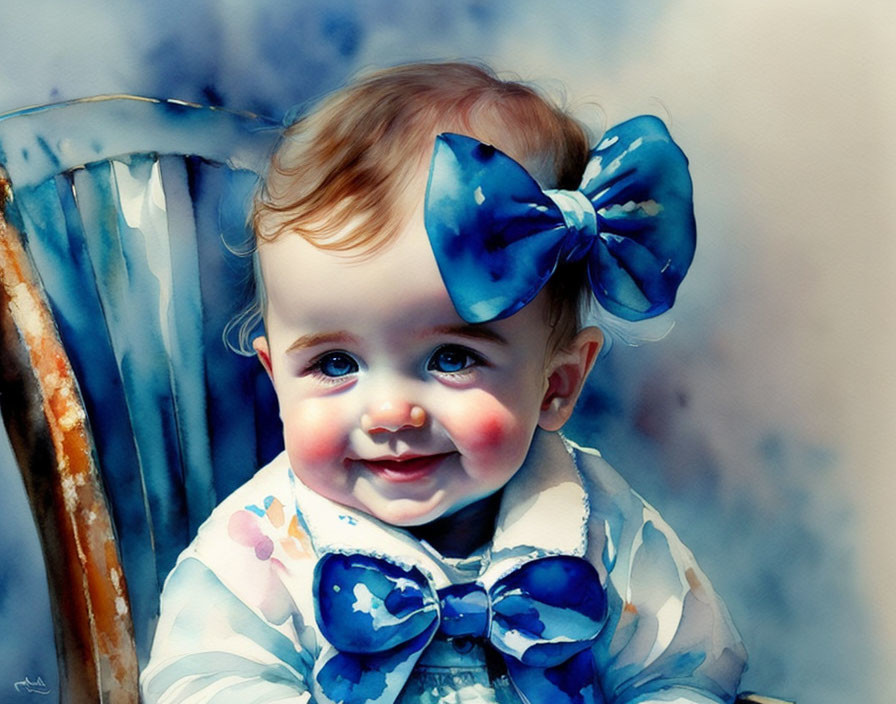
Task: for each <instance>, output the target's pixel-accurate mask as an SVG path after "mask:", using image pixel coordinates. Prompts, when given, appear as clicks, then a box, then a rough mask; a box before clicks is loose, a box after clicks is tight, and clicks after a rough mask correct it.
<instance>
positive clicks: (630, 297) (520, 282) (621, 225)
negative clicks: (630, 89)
mask: <svg viewBox="0 0 896 704" xmlns="http://www.w3.org/2000/svg"><path fill="white" fill-rule="evenodd" d="M687 164H688V162H687V158H686V157H685V155H684V153H683V152H682V151H681V149H679V148H678V146H677V145H676V144H675V143H674V142H673V141H672V138H671V137H670V136H669V132H668V130H666V126H665V125H664V124H663V122H662V121H661V120H659V119H658V118H656V117H652V116H648V115H642V116H640V117H636V118H633V119H631V120H628V121H626V122H623V123H622V124H619V125H617V126H615V127H613V128H612V129H610V130H608V131H607V133H606V134H605V135H604V137H603V139H602V140H601V142H600V144H598V145H597V146H596V147H595V148H594V149H593V150H592V152H591V158H590V160H589V162H588V165H587V167H586V168H585V173H584V175H583V176H582V182H581V185H580V186H579V189H578V190H575V191H566V190H560V189H551V190H545V191H542V190H541V188H540V187H539V185H538V184H537V183H536V182H535V179H533V178H532V177H531V176H530V175H529V173H528V172H527V171H526V170H525V169H524V168H523V167H522V166H521V165H520V164H518V163H517V162H516V161H514V160H513V159H511V158H510V157H509V156H507V155H506V154H504V153H503V152H501V151H499V150H497V149H495V148H494V147H491V146H488V145H486V144H482V143H481V142H478V141H477V140H475V139H473V138H471V137H466V136H463V135H459V134H450V133H445V134H441V135H439V136H438V137H437V138H436V145H435V151H434V153H433V157H432V163H431V165H430V171H429V182H428V184H427V189H426V202H425V209H424V218H425V225H426V231H427V233H428V235H429V239H430V243H431V245H432V249H433V252H434V253H435V257H436V261H437V262H438V265H439V270H440V271H441V273H442V278H443V280H444V282H445V287H446V288H447V289H448V293H449V295H450V296H451V300H452V302H453V303H454V307H455V308H456V310H457V312H458V314H459V315H460V316H461V318H463V319H464V320H466V321H467V322H469V323H481V322H486V321H489V320H497V319H500V318H506V317H507V316H510V315H513V314H514V313H515V312H517V311H518V310H520V309H521V308H522V307H523V306H525V305H526V304H527V303H529V302H530V301H531V300H532V299H533V298H535V296H536V295H537V294H538V292H539V291H540V290H541V289H542V287H543V286H544V285H545V283H547V281H548V279H549V278H550V277H551V275H552V274H553V273H554V271H555V269H556V268H557V266H558V264H560V263H562V262H573V261H577V260H579V259H582V258H585V259H587V269H588V277H589V280H590V284H591V288H592V290H593V291H594V295H595V296H596V298H597V300H598V302H599V303H600V305H601V306H603V308H605V309H606V310H607V311H609V312H610V313H612V314H613V315H616V316H618V317H620V318H623V319H625V320H630V321H635V320H643V319H645V318H650V317H653V316H656V315H659V314H660V313H663V312H665V311H666V310H668V309H669V308H670V307H671V306H672V304H673V303H674V301H675V293H676V291H677V289H678V286H679V284H680V283H681V281H682V279H683V278H684V275H685V273H687V270H688V267H689V266H690V263H691V260H692V259H693V257H694V247H695V242H696V228H695V224H694V211H693V203H692V195H691V194H692V189H691V179H690V175H689V174H688V166H687Z"/></svg>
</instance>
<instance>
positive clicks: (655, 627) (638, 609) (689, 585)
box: [576, 448, 746, 704]
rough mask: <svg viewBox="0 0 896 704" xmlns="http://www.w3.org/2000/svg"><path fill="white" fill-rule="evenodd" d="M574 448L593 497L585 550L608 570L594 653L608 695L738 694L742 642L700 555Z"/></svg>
mask: <svg viewBox="0 0 896 704" xmlns="http://www.w3.org/2000/svg"><path fill="white" fill-rule="evenodd" d="M576 456H577V462H578V464H579V466H580V468H581V469H582V471H583V474H584V475H585V479H586V484H588V485H589V495H590V499H591V522H590V526H591V528H590V531H591V538H590V540H589V545H590V548H589V557H590V559H591V560H592V562H594V563H595V564H596V565H599V571H600V572H601V576H602V577H604V579H605V580H606V588H607V596H608V620H607V623H606V625H605V627H604V629H603V631H602V634H601V637H600V640H599V642H598V644H597V645H596V647H595V650H594V653H595V659H596V662H597V666H598V671H599V675H598V677H599V682H600V686H601V688H602V690H603V694H604V697H605V698H606V700H607V702H610V703H612V704H650V703H653V702H656V703H657V704H659V703H660V702H663V703H665V704H668V703H670V702H674V703H675V704H721V703H723V702H725V703H727V702H732V701H733V700H734V698H735V696H736V692H737V687H738V684H739V682H740V678H741V674H742V673H743V670H744V668H745V667H746V651H745V649H744V647H743V643H742V642H741V639H740V636H739V635H738V633H737V631H736V630H735V628H734V626H733V624H732V622H731V618H730V616H729V614H728V611H727V609H726V608H725V605H724V604H723V603H722V601H721V599H720V598H719V596H718V595H717V594H716V593H715V591H714V590H713V588H712V585H711V584H710V583H709V580H708V579H707V577H706V575H705V574H704V573H703V572H702V571H701V570H700V568H699V567H698V565H697V563H696V561H695V559H694V556H693V555H692V554H691V552H690V551H689V550H688V549H687V548H686V547H685V546H684V545H683V544H682V542H681V541H680V540H679V539H678V536H676V535H675V533H674V532H673V530H672V529H671V528H670V527H669V525H668V524H666V522H665V521H664V520H663V519H662V518H661V517H660V515H659V513H657V511H656V510H654V509H653V508H652V507H651V506H649V505H648V504H647V503H646V502H645V501H644V500H643V499H642V498H641V497H640V496H638V495H637V494H636V493H635V492H633V491H632V490H631V488H630V487H629V486H628V485H627V484H626V483H625V481H624V480H623V479H622V478H621V477H619V475H618V474H616V472H615V471H614V470H613V469H612V468H610V467H609V465H607V464H606V463H605V462H603V460H601V459H600V457H599V456H597V455H596V454H592V453H589V452H588V451H586V450H582V449H581V448H579V449H578V451H577V452H576Z"/></svg>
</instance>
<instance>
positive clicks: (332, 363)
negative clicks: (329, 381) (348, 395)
mask: <svg viewBox="0 0 896 704" xmlns="http://www.w3.org/2000/svg"><path fill="white" fill-rule="evenodd" d="M313 368H314V369H315V370H317V371H319V372H320V373H321V374H323V375H324V376H329V377H340V376H348V375H349V374H354V373H355V372H356V371H358V363H357V362H356V361H355V360H354V359H352V357H351V356H350V355H348V354H346V353H345V352H328V353H327V354H325V355H324V356H323V357H321V358H320V359H318V360H317V361H316V362H315V363H314V365H313Z"/></svg>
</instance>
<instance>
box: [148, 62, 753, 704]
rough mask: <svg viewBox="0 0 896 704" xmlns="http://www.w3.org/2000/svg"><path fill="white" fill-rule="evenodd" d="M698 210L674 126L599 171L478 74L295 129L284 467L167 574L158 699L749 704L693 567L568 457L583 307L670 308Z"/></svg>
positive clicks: (344, 96)
mask: <svg viewBox="0 0 896 704" xmlns="http://www.w3.org/2000/svg"><path fill="white" fill-rule="evenodd" d="M690 188H691V186H690V179H689V177H688V174H687V162H686V160H685V158H684V156H683V154H682V153H681V152H680V150H679V149H678V148H677V147H676V146H675V145H674V143H673V142H672V141H671V139H670V137H669V135H668V133H667V132H666V130H665V127H664V126H663V125H662V123H661V122H660V121H659V120H657V119H655V118H650V117H641V118H635V119H634V120H630V121H628V122H626V123H623V124H622V125H619V126H617V127H615V128H613V129H611V130H610V131H609V132H607V134H606V135H604V137H603V139H602V140H601V142H600V143H599V144H598V145H597V147H595V148H594V149H593V150H590V149H589V142H588V138H587V136H586V132H585V130H584V128H583V127H582V126H581V125H580V124H579V123H578V122H577V121H576V120H574V119H572V118H571V117H570V116H568V115H567V114H566V113H564V112H563V111H561V110H560V109H558V108H557V107H556V106H554V105H553V104H551V103H550V102H548V101H547V100H546V99H545V98H543V97H542V96H541V95H539V94H538V93H537V92H536V91H534V90H533V89H531V88H529V87H527V86H524V85H521V84H518V83H513V82H504V81H500V80H498V79H497V78H496V77H494V76H493V75H492V74H491V73H490V72H489V71H487V70H485V69H483V68H481V67H477V66H473V65H468V64H460V63H448V64H435V63H433V64H417V65H407V66H401V67H398V68H393V69H388V70H385V71H382V72H379V73H375V74H373V75H370V76H369V77H367V78H365V79H363V80H361V81H360V82H358V83H355V84H354V85H351V86H349V87H348V88H346V89H344V90H342V91H340V92H338V93H336V94H334V95H331V96H330V97H328V98H327V99H326V100H325V101H324V102H323V104H322V105H321V106H319V107H318V108H317V109H316V110H315V111H313V112H312V113H311V114H310V115H308V116H307V117H305V118H304V119H302V120H301V121H299V122H297V123H296V124H294V125H293V126H291V127H290V128H289V129H288V130H287V131H286V134H285V136H284V138H283V139H282V142H281V145H280V146H279V148H278V151H277V153H276V154H275V156H274V159H273V162H272V165H271V168H270V173H269V174H268V177H267V180H266V183H265V186H264V189H263V191H262V192H261V194H260V196H259V197H258V198H257V200H256V204H255V210H254V216H253V217H254V227H255V233H256V242H257V261H258V264H259V267H258V277H257V278H258V290H259V296H258V308H259V313H260V314H261V315H262V316H263V321H264V330H265V334H264V336H262V337H257V338H256V339H254V340H253V341H252V345H253V347H254V349H255V351H256V352H257V354H258V358H259V360H260V361H261V363H262V364H263V365H264V368H265V369H266V370H267V372H268V374H269V375H270V378H271V380H272V382H273V385H274V388H275V390H276V392H277V397H278V399H279V405H280V416H281V418H282V420H283V425H284V439H285V446H286V449H285V451H284V452H283V453H282V454H281V455H280V456H279V457H277V458H276V459H275V460H274V461H273V462H271V463H270V464H269V465H268V466H266V467H264V468H262V469H261V470H260V471H259V472H258V473H257V474H256V475H255V476H254V477H253V478H252V479H251V480H250V481H249V482H248V483H246V484H245V485H244V486H243V487H241V488H240V489H239V490H237V491H236V492H235V493H234V494H233V495H232V496H230V497H229V498H228V499H226V500H225V501H224V502H223V503H222V504H221V505H220V506H219V507H218V508H217V509H216V510H215V512H214V513H213V514H212V516H211V517H210V518H209V519H208V521H207V522H206V523H205V524H204V525H203V526H202V527H201V528H200V530H199V534H198V535H197V537H196V539H195V540H194V541H193V543H192V544H191V545H190V546H189V548H187V550H186V551H184V553H183V554H182V555H181V557H180V559H179V560H178V563H177V565H176V567H175V568H174V570H173V571H172V573H171V575H170V576H169V578H168V580H167V582H166V585H165V590H164V594H163V598H162V607H161V616H160V621H159V624H158V629H157V632H156V635H155V641H154V644H153V649H152V656H151V660H150V663H149V665H148V667H147V669H146V671H145V672H144V674H143V679H142V687H143V694H144V697H145V699H146V700H147V701H149V702H179V703H183V702H240V703H242V702H276V701H299V702H317V703H319V704H325V703H336V702H346V703H350V704H362V703H366V704H374V703H376V704H381V703H382V704H385V703H390V704H391V703H392V702H401V703H404V704H407V703H414V704H419V703H421V702H422V703H424V704H428V703H433V704H435V703H436V702H440V703H449V702H450V703H454V702H458V703H459V702H483V703H485V702H491V703H494V702H498V703H501V704H510V703H516V704H519V703H530V704H544V703H546V702H550V703H551V704H574V703H575V704H596V703H598V702H610V703H613V704H622V703H627V704H634V703H635V702H638V703H641V704H643V703H646V702H678V703H688V702H690V703H694V704H698V703H699V704H708V703H710V702H713V703H718V702H730V701H732V700H733V698H734V695H735V691H736V688H737V684H738V681H739V679H740V675H741V672H742V670H743V668H744V661H745V655H744V651H743V647H742V645H741V643H740V640H739V638H738V636H737V634H736V632H735V631H734V629H733V627H732V625H731V623H730V619H729V617H728V615H727V612H726V610H725V608H724V606H723V605H722V603H721V602H720V600H719V599H718V597H717V596H716V594H715V593H714V592H713V590H712V587H711V586H710V584H709V583H708V581H707V579H706V577H705V576H704V575H703V573H702V572H701V571H700V569H699V568H698V567H697V565H696V563H695V562H694V559H693V557H692V555H691V554H690V552H688V551H687V549H686V548H684V547H683V546H682V544H681V543H680V541H679V540H678V538H677V537H676V536H675V534H674V533H673V532H672V530H671V529H670V528H669V527H668V526H667V525H666V524H665V523H664V522H663V520H662V519H661V518H660V516H659V515H658V514H657V513H656V511H655V510H654V509H653V508H651V507H650V506H648V505H647V504H645V503H644V501H643V500H642V499H641V498H640V497H639V496H638V495H637V494H635V493H634V492H633V491H632V490H631V489H630V488H629V487H628V486H627V484H626V483H625V482H624V481H623V480H622V479H621V478H620V477H619V475H618V474H616V473H615V472H614V471H613V470H612V469H611V468H610V467H609V466H608V465H607V464H606V463H604V462H603V460H602V459H601V458H600V456H599V454H598V453H597V452H595V451H594V450H589V449H585V448H581V447H577V446H575V445H573V444H572V443H570V442H568V441H567V440H566V439H564V438H563V437H562V436H561V435H560V434H559V433H558V431H559V430H560V429H561V428H562V427H563V425H564V423H565V422H566V421H567V419H568V418H569V417H570V415H571V414H572V411H573V407H574V406H575V403H576V400H577V398H578V396H579V393H580V391H581V389H582V385H583V383H584V381H585V379H586V377H587V375H588V373H589V371H590V369H591V367H592V364H593V363H594V361H595V358H596V357H597V355H598V352H599V350H600V347H601V344H602V334H601V332H600V331H599V330H598V329H597V328H595V327H590V326H585V325H583V323H582V318H583V311H584V310H586V309H587V307H588V305H589V303H590V301H591V300H592V299H594V298H596V300H597V302H598V303H599V304H600V306H601V307H602V308H603V309H604V310H605V311H608V312H609V313H610V314H612V315H613V316H616V317H621V318H623V319H627V320H641V319H643V318H648V317H651V316H654V315H657V314H659V313H661V312H663V311H664V310H666V309H667V308H669V306H671V304H672V302H673V300H674V296H675V291H676V289H677V287H678V284H679V283H680V281H681V279H682V277H683V276H684V273H685V271H686V270H687V267H688V265H689V264H690V261H691V258H692V256H693V247H694V224H693V210H692V205H691V200H690Z"/></svg>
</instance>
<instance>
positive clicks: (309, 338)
mask: <svg viewBox="0 0 896 704" xmlns="http://www.w3.org/2000/svg"><path fill="white" fill-rule="evenodd" d="M353 342H357V338H356V337H355V336H354V335H351V334H350V333H348V332H346V331H345V330H337V331H334V332H315V333H311V334H309V335H302V336H301V337H298V338H296V340H295V341H294V342H293V343H292V344H291V345H290V346H289V347H287V348H286V352H287V354H289V353H291V352H298V351H300V350H304V349H308V348H309V347H317V346H318V345H333V344H342V345H345V344H351V343H353Z"/></svg>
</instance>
